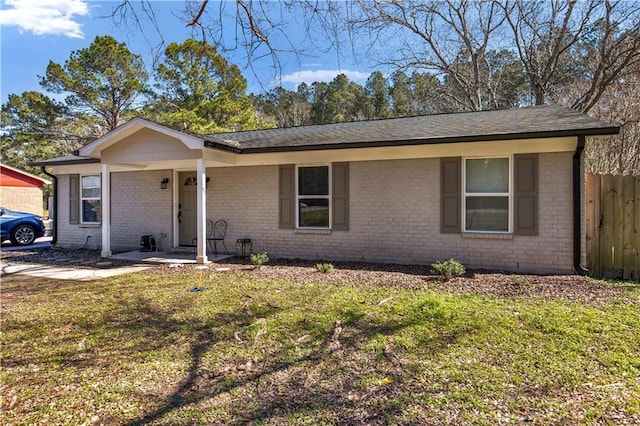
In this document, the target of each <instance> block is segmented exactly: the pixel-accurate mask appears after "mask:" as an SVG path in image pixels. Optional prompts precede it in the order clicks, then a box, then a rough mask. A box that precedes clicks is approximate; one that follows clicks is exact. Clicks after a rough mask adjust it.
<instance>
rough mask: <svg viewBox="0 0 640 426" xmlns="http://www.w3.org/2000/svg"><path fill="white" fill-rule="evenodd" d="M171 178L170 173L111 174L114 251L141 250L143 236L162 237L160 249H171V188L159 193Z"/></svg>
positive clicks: (166, 171) (164, 171) (112, 240)
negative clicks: (161, 185)
mask: <svg viewBox="0 0 640 426" xmlns="http://www.w3.org/2000/svg"><path fill="white" fill-rule="evenodd" d="M165 177H169V178H172V171H171V170H155V171H150V172H120V173H112V174H111V200H112V203H111V249H112V250H114V251H122V250H127V249H135V248H138V245H139V244H140V236H141V235H145V234H154V235H159V234H161V233H164V234H166V235H167V237H166V238H159V239H158V244H159V249H161V250H166V249H168V248H170V247H171V232H172V220H171V216H172V213H171V206H172V199H173V197H172V192H173V191H172V190H171V185H169V187H168V188H167V189H160V181H161V180H162V179H163V178H165Z"/></svg>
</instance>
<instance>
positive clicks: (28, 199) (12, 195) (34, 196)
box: [0, 186, 44, 216]
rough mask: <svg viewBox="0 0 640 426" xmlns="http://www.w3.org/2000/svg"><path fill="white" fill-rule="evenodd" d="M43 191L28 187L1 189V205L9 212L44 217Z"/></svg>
mask: <svg viewBox="0 0 640 426" xmlns="http://www.w3.org/2000/svg"><path fill="white" fill-rule="evenodd" d="M43 203H44V201H43V197H42V189H40V188H36V187H26V186H3V187H0V205H1V206H2V207H5V208H7V209H9V210H15V211H19V212H26V213H33V214H37V215H38V216H42V211H43Z"/></svg>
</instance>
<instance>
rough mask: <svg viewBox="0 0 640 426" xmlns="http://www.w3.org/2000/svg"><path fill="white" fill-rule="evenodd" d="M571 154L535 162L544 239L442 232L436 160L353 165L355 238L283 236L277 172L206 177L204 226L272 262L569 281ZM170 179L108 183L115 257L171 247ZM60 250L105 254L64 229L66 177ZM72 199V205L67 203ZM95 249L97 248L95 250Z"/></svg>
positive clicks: (142, 175)
mask: <svg viewBox="0 0 640 426" xmlns="http://www.w3.org/2000/svg"><path fill="white" fill-rule="evenodd" d="M571 161H572V153H551V154H540V156H539V188H540V191H539V235H538V236H478V235H473V234H467V235H458V234H441V233H440V194H439V188H440V160H439V159H437V158H435V159H414V160H391V161H368V162H351V163H350V170H349V173H350V194H349V196H350V200H349V208H350V228H349V231H333V232H327V231H319V232H317V231H302V230H290V229H289V230H282V229H278V166H251V167H225V168H209V169H207V175H208V176H209V177H210V178H211V180H210V183H209V186H208V188H207V218H208V219H211V220H217V219H226V220H227V221H228V225H229V227H228V232H227V239H226V242H227V246H228V248H229V249H230V250H231V251H233V250H234V249H235V240H236V239H238V238H245V237H246V238H251V239H252V242H253V251H254V252H258V251H267V252H269V254H270V256H271V257H289V258H307V259H318V260H354V261H367V262H397V263H410V264H430V263H433V262H434V261H438V260H446V259H448V258H450V257H454V258H456V259H458V260H460V261H461V262H463V263H464V264H465V265H466V266H468V267H471V268H477V267H483V268H489V269H505V270H513V271H527V272H554V273H555V272H567V273H570V272H572V255H573V254H572V253H573V252H572V247H573V239H572V238H573V237H572V184H571ZM165 176H171V175H170V172H169V171H157V172H156V171H154V172H126V173H113V174H112V197H113V207H112V210H113V211H112V248H113V249H114V250H124V249H136V248H137V247H138V243H139V241H138V240H139V236H140V235H142V234H146V233H154V234H157V233H160V232H166V233H167V235H168V236H169V237H168V239H167V241H166V243H165V242H162V241H161V244H163V245H164V247H165V248H166V247H167V246H168V244H169V241H170V238H171V227H172V217H171V205H172V191H171V190H170V189H167V190H161V189H160V188H159V182H160V180H161V179H162V177H165ZM58 183H59V197H60V203H59V211H58V216H59V244H60V245H63V244H64V245H66V246H74V245H76V246H77V245H82V244H84V242H85V239H86V236H87V235H91V238H90V246H92V247H94V248H98V247H99V243H100V229H99V228H86V227H82V226H78V225H69V224H68V208H69V206H68V204H69V203H68V176H65V175H62V176H60V177H59V181H58ZM65 200H66V201H65ZM96 245H98V246H96Z"/></svg>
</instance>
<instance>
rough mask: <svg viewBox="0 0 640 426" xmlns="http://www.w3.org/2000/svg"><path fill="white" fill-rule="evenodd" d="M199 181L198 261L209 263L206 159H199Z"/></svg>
mask: <svg viewBox="0 0 640 426" xmlns="http://www.w3.org/2000/svg"><path fill="white" fill-rule="evenodd" d="M197 162H198V164H197V170H196V176H197V183H198V248H197V253H196V263H207V181H206V180H207V169H206V167H205V164H204V159H202V158H199V159H198V160H197Z"/></svg>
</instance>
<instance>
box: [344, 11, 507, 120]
mask: <svg viewBox="0 0 640 426" xmlns="http://www.w3.org/2000/svg"><path fill="white" fill-rule="evenodd" d="M357 7H358V9H359V10H357V11H356V12H354V13H353V14H352V17H353V19H352V21H351V22H350V28H351V29H352V30H354V31H362V30H365V31H368V32H369V33H370V34H373V35H374V38H375V39H377V40H381V39H387V40H389V39H391V40H400V42H401V46H400V48H399V49H398V50H397V52H396V55H395V56H393V57H388V58H386V65H391V66H392V67H393V68H396V69H424V70H426V71H429V72H435V73H436V74H438V75H440V76H441V77H442V78H445V79H447V80H448V81H449V83H450V85H452V86H455V87H457V88H458V89H459V90H455V91H450V92H448V93H449V96H450V97H451V99H452V101H453V102H454V103H455V104H457V105H458V109H461V110H481V109H485V108H486V107H487V106H489V107H491V104H492V101H491V100H489V101H487V99H486V98H487V95H490V94H491V93H492V92H493V93H495V89H494V90H493V91H492V90H487V89H488V87H489V86H491V85H492V83H495V82H497V81H499V79H494V78H491V77H492V71H493V70H494V69H493V67H492V64H490V63H489V60H490V58H489V56H488V55H487V52H488V50H489V49H490V48H491V43H492V42H495V40H496V39H497V37H496V35H495V33H496V32H497V31H498V30H499V29H500V28H501V26H502V24H503V21H504V16H503V15H502V13H501V8H500V7H498V5H497V4H495V3H491V2H475V1H466V0H462V1H455V0H447V1H420V0H418V1H411V0H408V1H402V2H395V1H394V2H379V1H374V2H371V1H367V0H358V2H357ZM393 50H394V51H395V49H393Z"/></svg>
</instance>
